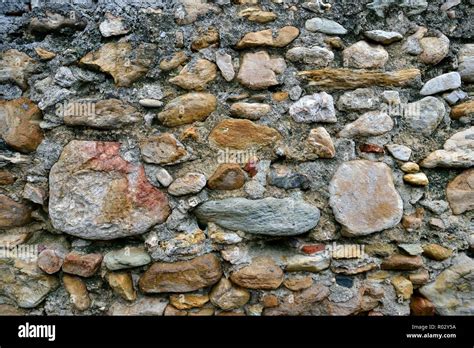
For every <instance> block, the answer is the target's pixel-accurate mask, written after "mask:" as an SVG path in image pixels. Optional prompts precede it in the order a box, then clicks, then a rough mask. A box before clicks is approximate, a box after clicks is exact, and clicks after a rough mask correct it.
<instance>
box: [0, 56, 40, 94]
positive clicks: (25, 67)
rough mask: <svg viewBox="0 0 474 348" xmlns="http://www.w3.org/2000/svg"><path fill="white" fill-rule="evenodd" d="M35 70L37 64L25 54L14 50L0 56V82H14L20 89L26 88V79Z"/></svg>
mask: <svg viewBox="0 0 474 348" xmlns="http://www.w3.org/2000/svg"><path fill="white" fill-rule="evenodd" d="M36 69H37V63H36V62H35V61H34V59H32V58H31V57H30V56H28V55H27V54H25V53H23V52H20V51H18V50H15V49H11V50H8V51H5V52H2V54H1V55H0V81H1V82H14V83H16V84H17V85H18V86H20V88H21V89H23V90H25V89H26V88H27V86H28V84H27V79H28V78H29V77H30V75H31V74H32V73H33V72H35V70H36Z"/></svg>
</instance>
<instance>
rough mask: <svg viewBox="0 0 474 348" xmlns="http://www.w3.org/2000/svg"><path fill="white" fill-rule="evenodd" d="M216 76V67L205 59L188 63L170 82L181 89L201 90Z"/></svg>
mask: <svg viewBox="0 0 474 348" xmlns="http://www.w3.org/2000/svg"><path fill="white" fill-rule="evenodd" d="M216 76H217V67H216V65H215V64H214V63H212V62H210V61H208V60H206V59H198V60H197V61H195V62H190V63H188V64H187V65H186V66H185V67H184V68H183V69H182V70H181V71H180V72H179V74H178V75H177V76H175V77H173V78H171V79H170V80H169V82H170V83H172V84H174V85H177V86H179V87H181V88H183V89H187V90H195V91H202V90H203V89H205V88H206V87H207V84H208V83H209V82H211V81H213V80H214V79H215V78H216Z"/></svg>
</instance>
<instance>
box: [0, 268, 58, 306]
mask: <svg viewBox="0 0 474 348" xmlns="http://www.w3.org/2000/svg"><path fill="white" fill-rule="evenodd" d="M0 280H1V284H2V286H1V287H0V295H1V296H2V297H6V298H7V299H9V300H11V301H13V302H14V303H15V304H16V305H18V307H20V308H34V307H36V306H37V305H39V304H40V303H41V302H42V301H43V300H44V299H45V298H46V296H47V295H48V294H49V293H50V292H51V291H53V290H55V289H56V288H57V287H58V286H59V281H58V279H57V278H56V277H54V276H51V275H47V274H44V273H43V272H41V270H39V269H38V268H37V267H36V263H35V262H23V261H21V260H17V261H15V262H13V261H11V260H6V259H2V260H0Z"/></svg>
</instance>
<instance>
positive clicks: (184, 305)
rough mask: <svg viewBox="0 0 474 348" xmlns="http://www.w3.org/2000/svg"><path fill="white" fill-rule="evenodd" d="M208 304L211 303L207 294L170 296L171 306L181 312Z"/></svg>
mask: <svg viewBox="0 0 474 348" xmlns="http://www.w3.org/2000/svg"><path fill="white" fill-rule="evenodd" d="M207 302H209V296H208V295H207V294H206V295H199V294H179V295H171V296H170V304H171V305H173V307H175V308H177V309H179V310H183V309H191V308H200V307H202V306H204V305H205V304H206V303H207Z"/></svg>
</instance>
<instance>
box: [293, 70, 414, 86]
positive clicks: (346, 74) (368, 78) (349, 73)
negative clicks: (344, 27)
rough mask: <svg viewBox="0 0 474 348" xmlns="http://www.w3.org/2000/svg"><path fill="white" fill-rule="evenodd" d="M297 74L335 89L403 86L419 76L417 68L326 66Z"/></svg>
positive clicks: (313, 82)
mask: <svg viewBox="0 0 474 348" xmlns="http://www.w3.org/2000/svg"><path fill="white" fill-rule="evenodd" d="M298 75H299V76H301V77H303V78H304V79H306V80H309V85H310V86H317V87H321V88H326V89H328V90H335V89H355V88H359V87H369V86H398V87H401V86H405V85H408V84H410V83H411V82H413V81H414V80H416V79H417V78H419V77H420V76H421V73H420V70H418V69H405V70H397V71H386V72H382V71H368V70H353V69H333V68H326V69H320V70H307V71H300V72H299V73H298Z"/></svg>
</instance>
